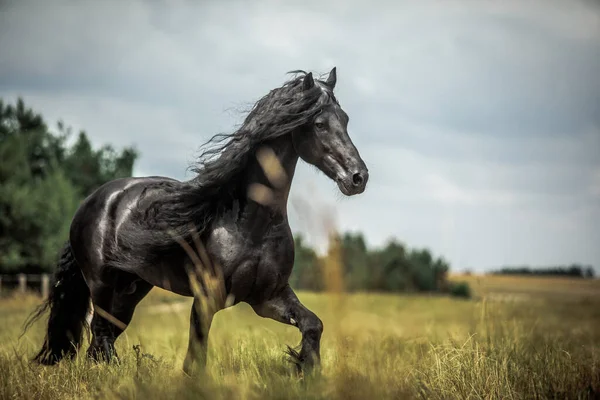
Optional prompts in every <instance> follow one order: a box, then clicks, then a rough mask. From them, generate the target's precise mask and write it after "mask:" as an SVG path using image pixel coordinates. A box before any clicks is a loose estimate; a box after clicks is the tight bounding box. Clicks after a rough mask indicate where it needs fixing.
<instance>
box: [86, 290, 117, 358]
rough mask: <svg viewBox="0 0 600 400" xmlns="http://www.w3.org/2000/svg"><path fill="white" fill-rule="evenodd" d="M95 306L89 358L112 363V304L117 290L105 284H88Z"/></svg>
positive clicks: (113, 354)
mask: <svg viewBox="0 0 600 400" xmlns="http://www.w3.org/2000/svg"><path fill="white" fill-rule="evenodd" d="M88 285H89V286H90V293H91V297H92V304H93V305H94V316H93V318H92V324H91V328H92V343H91V345H90V347H89V348H88V351H87V354H88V356H89V357H91V358H93V359H95V360H97V361H101V360H104V361H111V360H112V358H113V356H115V355H116V354H115V349H114V341H115V340H114V317H113V316H112V304H113V297H114V291H115V288H114V287H113V286H112V285H109V284H106V283H104V282H88Z"/></svg>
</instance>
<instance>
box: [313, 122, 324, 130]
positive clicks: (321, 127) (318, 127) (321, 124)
mask: <svg viewBox="0 0 600 400" xmlns="http://www.w3.org/2000/svg"><path fill="white" fill-rule="evenodd" d="M315 126H316V127H317V129H323V128H325V124H324V123H322V122H315Z"/></svg>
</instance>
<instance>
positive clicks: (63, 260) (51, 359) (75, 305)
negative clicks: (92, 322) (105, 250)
mask: <svg viewBox="0 0 600 400" xmlns="http://www.w3.org/2000/svg"><path fill="white" fill-rule="evenodd" d="M89 305H90V290H89V288H88V287H87V285H86V283H85V280H84V279H83V275H82V273H81V269H80V268H79V266H78V265H77V261H75V258H74V257H73V252H72V250H71V245H70V244H69V243H67V244H66V245H65V246H64V247H63V249H62V251H61V255H60V260H59V262H58V266H57V268H56V272H55V274H54V285H53V287H52V288H51V289H50V293H49V296H48V299H47V300H46V301H45V302H44V303H43V304H42V305H40V306H39V307H38V309H37V310H35V311H34V312H33V313H32V315H31V316H30V317H29V319H28V320H27V322H26V323H25V329H24V330H27V329H28V328H29V327H30V326H31V325H32V324H33V322H35V321H36V320H37V319H38V318H40V317H41V316H42V315H43V314H44V313H45V312H46V311H47V310H48V309H50V317H49V318H48V328H47V331H46V338H45V339H44V344H43V345H42V349H41V350H40V351H39V353H37V355H36V356H35V357H34V358H33V360H34V361H37V362H39V363H40V364H45V365H52V364H56V363H57V362H59V361H60V360H61V359H62V358H63V357H69V358H73V357H74V356H75V354H76V353H77V350H78V349H79V346H80V344H81V339H82V335H83V332H84V330H85V329H86V328H87V322H86V316H87V313H88V311H89Z"/></svg>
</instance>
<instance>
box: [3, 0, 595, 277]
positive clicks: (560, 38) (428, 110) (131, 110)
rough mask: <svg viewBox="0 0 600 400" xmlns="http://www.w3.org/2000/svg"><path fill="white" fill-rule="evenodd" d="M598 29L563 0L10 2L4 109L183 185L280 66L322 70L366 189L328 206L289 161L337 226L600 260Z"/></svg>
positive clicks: (480, 261)
mask: <svg viewBox="0 0 600 400" xmlns="http://www.w3.org/2000/svg"><path fill="white" fill-rule="evenodd" d="M32 8H35V12H33V11H32ZM598 21H600V12H599V8H598V7H597V6H594V5H590V4H589V3H585V2H579V1H573V2H569V3H568V4H566V3H565V2H562V1H558V0H557V1H553V0H548V1H543V2H542V1H532V2H526V3H523V2H519V1H513V2H481V3H472V2H447V3H439V2H436V3H426V2H418V3H415V2H383V1H382V2H380V3H379V4H378V6H377V7H373V6H369V5H367V4H366V3H360V2H351V3H348V2H344V1H328V2H317V1H304V2H302V3H290V2H284V3H282V2H278V1H261V2H258V3H249V2H242V1H229V2H217V1H213V2H187V3H186V2H183V3H179V5H178V6H177V7H173V6H172V5H171V4H167V3H166V2H156V1H128V2H125V3H122V2H102V3H97V2H94V3H92V2H80V3H78V6H73V5H72V4H71V3H70V2H59V1H58V2H52V3H48V2H41V1H39V2H34V3H25V2H18V3H14V4H13V5H11V6H9V7H8V8H7V9H5V10H3V13H2V14H0V49H1V50H2V53H3V54H8V55H9V56H8V57H2V58H0V95H2V96H3V97H6V96H8V99H9V100H10V99H14V98H15V97H16V95H23V96H24V97H25V100H26V101H27V102H28V103H30V104H31V105H32V106H34V107H36V108H38V109H40V110H41V111H42V113H43V114H44V115H45V116H46V117H47V118H48V119H49V120H50V121H53V120H56V119H57V118H59V117H61V118H63V119H64V120H65V121H66V122H67V123H69V124H72V125H74V126H75V127H77V128H85V129H86V130H87V131H88V132H89V133H90V135H91V136H92V140H93V141H94V143H98V144H99V143H102V142H105V141H110V142H112V143H115V144H117V145H128V144H131V143H135V144H136V145H137V146H138V147H139V148H140V150H141V152H142V158H141V159H140V162H139V164H138V165H137V167H136V174H140V175H146V174H160V175H169V176H173V177H176V178H180V179H183V178H185V177H186V176H189V174H187V175H186V173H185V171H186V167H187V166H188V165H189V163H190V162H191V161H193V159H194V156H195V155H196V154H197V149H198V146H199V145H200V144H201V143H203V142H205V141H206V140H207V139H208V138H209V137H210V136H212V135H213V134H214V133H217V132H222V131H231V130H232V129H233V128H234V126H235V124H236V123H239V122H240V119H241V117H242V115H241V114H239V113H238V112H236V110H237V109H240V108H241V109H244V108H246V107H247V106H249V105H251V104H252V103H253V102H254V101H256V100H258V98H259V97H261V96H262V95H264V94H265V93H267V92H268V90H270V89H272V88H273V87H276V86H279V85H280V84H281V83H282V82H283V80H285V79H286V76H285V72H286V71H288V70H291V69H298V68H301V69H311V70H316V71H317V72H327V71H329V69H330V68H331V67H332V66H334V65H337V67H338V73H339V75H338V76H339V85H338V88H337V89H336V91H337V95H338V97H339V100H340V102H341V104H342V106H343V107H344V108H345V109H346V110H347V111H348V113H349V115H350V131H351V135H352V138H353V140H354V142H355V143H356V145H357V147H358V148H359V150H360V152H361V155H363V157H364V158H365V160H366V161H367V163H368V165H369V168H370V170H371V184H370V185H369V190H368V191H367V192H365V193H364V194H363V195H361V196H360V197H359V198H354V199H343V200H341V197H340V195H339V193H338V192H337V189H336V188H335V185H333V184H332V183H331V182H330V181H329V180H327V178H325V177H323V176H322V175H319V174H316V173H314V172H313V170H312V169H310V168H305V167H301V168H299V169H298V173H297V185H298V186H294V188H293V190H292V191H293V193H295V194H297V195H301V194H302V190H303V189H302V188H303V187H304V186H303V185H304V184H306V182H308V181H310V180H314V181H315V182H316V183H315V185H316V186H317V187H318V188H319V189H320V190H321V191H322V192H323V197H324V198H326V199H334V200H331V201H332V203H333V204H334V206H333V207H334V208H335V209H336V210H337V212H338V215H339V223H340V226H341V227H342V228H348V229H360V230H363V231H365V232H366V234H367V235H368V238H369V240H370V241H371V242H373V243H375V244H378V243H381V242H382V241H384V240H385V239H386V238H387V237H389V236H392V235H396V236H398V237H400V238H401V239H402V240H404V241H406V242H408V243H410V244H413V245H419V246H430V247H433V249H434V251H436V252H437V251H439V252H441V253H442V254H447V255H448V257H449V258H450V259H451V261H453V262H454V263H455V264H457V266H463V265H465V264H469V265H479V266H489V265H498V264H501V263H503V262H519V263H520V262H532V263H542V262H544V263H545V262H548V263H552V262H554V263H556V262H563V261H564V262H570V261H573V259H574V258H577V257H581V259H579V261H583V262H592V261H593V262H595V263H596V264H600V255H599V254H598V251H597V250H594V248H593V247H592V246H591V244H590V243H591V242H589V240H590V239H589V238H594V237H596V238H597V237H598V232H599V231H598V227H594V226H592V225H591V224H590V222H589V221H590V218H591V217H594V216H598V214H599V210H598V207H599V206H598V205H597V204H598V202H597V200H598V196H599V195H598V193H599V192H598V190H600V189H598V187H600V186H598V182H600V181H598V176H599V175H598V171H599V170H600V151H597V150H598V149H600V120H599V116H600V112H599V111H600V110H599V109H598V107H599V105H600V83H599V82H598V80H597V79H596V77H597V72H596V71H597V70H600V40H598V39H599V38H600V24H599V22H598ZM230 109H232V110H230ZM290 214H291V217H292V220H293V221H292V222H293V225H294V227H300V226H301V225H302V224H301V219H302V215H301V214H298V213H297V212H296V211H294V210H291V211H290ZM576 226H579V227H580V229H579V231H578V230H577V229H575V227H576ZM561 232H562V233H561ZM564 232H568V235H565V233H564ZM565 236H567V237H565ZM528 246H529V247H528ZM552 246H554V247H552ZM557 246H558V247H557ZM550 247H552V249H553V250H550ZM552 260H554V261H552Z"/></svg>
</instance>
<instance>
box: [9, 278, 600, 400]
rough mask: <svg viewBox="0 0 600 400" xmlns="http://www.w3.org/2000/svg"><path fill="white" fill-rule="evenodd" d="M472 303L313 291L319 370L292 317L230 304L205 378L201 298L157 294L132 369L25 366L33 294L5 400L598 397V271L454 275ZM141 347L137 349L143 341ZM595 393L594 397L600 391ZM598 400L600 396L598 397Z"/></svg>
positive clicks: (136, 339)
mask: <svg viewBox="0 0 600 400" xmlns="http://www.w3.org/2000/svg"><path fill="white" fill-rule="evenodd" d="M452 279H453V280H466V281H468V282H469V283H470V284H471V285H472V286H473V289H474V291H475V294H476V299H474V300H458V299H450V298H444V297H436V296H400V295H385V294H352V295H346V296H342V297H340V298H336V297H334V296H333V295H329V294H314V293H301V294H300V298H301V300H302V301H303V302H305V304H306V305H307V306H308V307H309V308H311V309H312V310H314V311H315V312H316V313H317V314H318V315H319V316H320V317H321V319H322V320H323V321H324V324H325V332H324V335H323V343H322V358H323V369H322V374H321V376H320V377H317V378H311V379H304V380H301V379H299V378H298V377H297V376H295V375H294V374H293V373H292V372H293V369H292V366H291V365H290V364H288V363H286V361H285V359H284V354H283V350H284V348H285V345H286V344H289V345H296V344H298V343H299V340H300V334H299V333H298V331H297V330H296V329H295V328H293V327H289V326H284V325H282V324H279V323H276V322H273V321H270V320H266V319H262V318H260V317H257V316H256V315H254V313H253V312H252V310H251V309H250V308H249V307H247V306H244V305H239V306H236V307H234V308H231V309H228V310H225V311H222V312H220V313H219V314H218V315H217V317H216V318H215V322H214V324H213V328H212V331H211V334H210V346H211V347H210V351H209V362H208V368H207V371H206V374H205V375H204V376H202V377H199V378H188V377H186V376H185V375H183V373H182V371H181V366H182V362H183V357H184V355H185V350H186V345H187V337H188V320H189V306H190V300H189V299H184V298H181V297H179V296H176V295H172V294H168V293H166V292H164V291H160V290H154V291H153V292H152V293H151V294H150V296H148V298H147V299H145V300H144V301H143V302H142V304H141V305H140V306H139V307H138V311H137V313H136V315H135V316H134V320H133V322H132V324H131V325H130V327H129V328H128V330H127V334H126V335H124V336H123V337H122V338H121V339H119V341H117V350H118V351H119V353H120V356H121V358H122V364H121V365H119V366H117V365H110V366H106V365H94V364H93V363H90V362H89V361H87V360H85V359H84V358H83V357H80V358H78V359H77V360H76V361H74V362H63V363H61V365H59V366H57V367H49V368H48V367H39V366H36V365H32V364H29V363H28V362H27V361H26V358H27V357H30V356H31V355H32V353H33V351H34V350H36V349H37V347H38V346H39V345H40V343H41V339H42V328H43V326H42V324H41V323H39V324H37V325H36V326H35V327H34V329H33V330H32V331H31V332H30V333H28V334H27V335H26V336H24V337H23V338H22V339H21V340H18V336H19V334H20V328H21V325H22V322H23V321H24V319H25V317H26V316H27V313H28V312H29V311H30V310H31V309H32V307H33V306H34V305H35V304H36V303H37V301H38V300H37V299H36V298H34V297H33V296H29V297H24V298H14V297H13V298H9V299H3V300H1V301H0V399H13V398H34V399H70V398H83V399H89V398H101V399H105V398H124V399H133V398H143V399H145V400H146V399H167V398H176V399H187V398H190V399H191V398H196V399H197V398H210V399H213V398H215V399H219V398H222V399H246V398H248V399H262V398H311V399H321V398H323V399H378V398H424V399H452V398H461V399H463V398H498V399H499V398H502V399H530V398H560V399H562V398H594V396H600V284H599V281H598V280H595V281H583V280H575V279H553V278H520V277H504V276H502V277H496V276H493V277H488V276H483V277H477V276H452ZM136 344H140V345H141V349H142V353H145V355H141V356H138V357H136V353H135V351H134V350H133V346H134V345H136ZM594 393H595V394H594ZM596 398H597V397H596Z"/></svg>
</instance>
